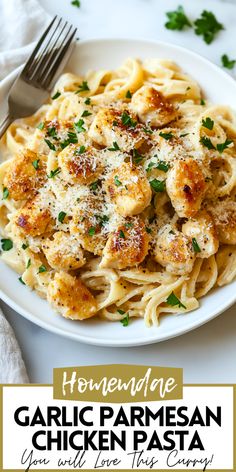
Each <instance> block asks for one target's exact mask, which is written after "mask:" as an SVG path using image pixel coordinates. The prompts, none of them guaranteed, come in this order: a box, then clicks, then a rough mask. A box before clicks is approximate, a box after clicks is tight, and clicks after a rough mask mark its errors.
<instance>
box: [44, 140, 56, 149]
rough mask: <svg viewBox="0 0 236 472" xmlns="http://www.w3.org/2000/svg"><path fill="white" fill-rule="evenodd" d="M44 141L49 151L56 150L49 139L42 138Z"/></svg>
mask: <svg viewBox="0 0 236 472" xmlns="http://www.w3.org/2000/svg"><path fill="white" fill-rule="evenodd" d="M44 141H45V143H46V144H47V145H48V147H49V149H51V151H56V148H55V146H54V144H53V143H51V141H49V139H46V138H45V139H44Z"/></svg>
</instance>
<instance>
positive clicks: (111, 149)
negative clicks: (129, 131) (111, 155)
mask: <svg viewBox="0 0 236 472" xmlns="http://www.w3.org/2000/svg"><path fill="white" fill-rule="evenodd" d="M108 151H120V148H119V146H118V144H117V142H116V141H114V142H113V147H110V148H108Z"/></svg>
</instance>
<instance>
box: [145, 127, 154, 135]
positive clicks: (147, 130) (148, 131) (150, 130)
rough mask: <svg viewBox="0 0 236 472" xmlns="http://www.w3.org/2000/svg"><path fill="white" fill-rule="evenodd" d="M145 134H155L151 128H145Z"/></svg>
mask: <svg viewBox="0 0 236 472" xmlns="http://www.w3.org/2000/svg"><path fill="white" fill-rule="evenodd" d="M143 131H144V133H146V134H153V131H152V129H151V128H147V127H146V126H145V127H144V128H143Z"/></svg>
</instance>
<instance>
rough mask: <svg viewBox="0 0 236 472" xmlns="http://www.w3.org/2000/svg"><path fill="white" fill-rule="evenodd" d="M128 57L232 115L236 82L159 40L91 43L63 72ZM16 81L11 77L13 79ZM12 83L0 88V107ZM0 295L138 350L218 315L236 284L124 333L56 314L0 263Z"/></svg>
mask: <svg viewBox="0 0 236 472" xmlns="http://www.w3.org/2000/svg"><path fill="white" fill-rule="evenodd" d="M127 57H139V58H141V59H144V58H147V57H159V58H168V59H172V60H174V61H176V62H177V63H178V64H179V65H180V66H181V67H182V69H183V70H184V71H186V72H187V73H189V74H190V75H192V77H193V78H194V79H196V80H197V81H198V83H199V84H200V86H201V87H202V89H203V91H204V94H205V95H206V96H207V97H208V98H209V99H210V100H211V101H212V102H213V103H220V104H226V105H230V106H231V107H233V108H234V109H235V110H236V83H235V81H234V79H232V78H231V77H230V76H229V75H228V74H226V73H225V72H223V71H222V70H221V69H219V68H218V67H217V66H215V65H213V64H212V63H210V62H209V61H207V60H206V59H204V58H202V57H201V56H198V55H197V54H195V53H193V52H191V51H188V50H186V49H184V48H181V47H177V46H174V45H172V44H166V43H162V42H157V41H155V42H154V41H144V40H140V41H139V40H130V39H127V40H123V39H112V40H107V39H106V40H91V41H81V42H79V43H78V44H77V45H76V48H75V50H74V52H73V55H72V57H71V60H70V62H69V64H68V66H67V68H66V70H69V71H72V72H74V73H78V74H83V73H85V72H87V71H88V70H89V69H100V68H105V69H106V68H108V69H109V68H114V67H117V66H119V65H120V64H121V63H122V62H123V61H124V60H125V59H126V58H127ZM14 77H15V75H14V74H13V75H12V77H11V80H12V79H13V78H14ZM9 85H10V81H9V82H6V81H5V84H4V88H1V89H0V103H1V102H3V100H4V98H5V96H6V90H7V88H8V87H9ZM0 274H1V277H0V279H1V280H0V296H1V298H2V299H3V300H4V301H5V302H6V303H8V305H10V306H11V307H12V308H13V309H14V310H16V311H17V312H18V313H20V314H21V315H23V316H24V317H25V318H28V319H29V320H31V321H33V322H34V323H36V324H38V325H39V326H41V327H43V328H45V329H48V330H49V331H52V332H54V333H57V334H60V335H63V336H67V337H69V338H71V339H75V340H78V341H83V342H86V343H89V344H96V345H101V346H126V347H127V346H137V345H141V344H150V343H155V342H159V341H163V340H165V339H168V338H171V337H174V336H178V335H180V334H183V333H186V332H187V331H190V330H192V329H194V328H196V327H198V326H200V325H202V324H204V323H206V322H207V321H209V320H211V319H212V318H214V317H215V316H217V315H219V314H220V313H222V311H224V310H226V308H228V307H229V306H230V305H232V304H233V303H234V302H235V301H236V281H235V282H233V283H231V284H230V285H227V286H226V287H223V288H219V289H216V290H214V291H213V292H211V293H210V294H209V295H207V296H206V297H205V298H203V299H202V300H201V301H200V308H199V309H198V310H195V311H193V312H191V313H186V314H183V315H177V316H173V315H168V316H165V317H162V318H161V322H160V326H159V327H158V328H156V327H153V328H146V327H145V325H144V322H143V320H142V319H138V320H132V321H131V323H130V325H129V327H128V328H124V327H123V326H122V325H121V323H119V322H117V323H112V322H106V321H101V320H96V319H91V320H89V321H87V322H82V323H80V322H75V321H74V322H73V321H70V320H66V319H64V318H62V317H61V316H60V315H57V314H56V313H54V312H53V311H52V309H51V308H50V307H49V305H48V303H47V302H46V301H45V300H42V299H40V298H39V296H38V295H37V294H36V293H34V292H31V291H30V290H29V289H28V288H27V287H24V286H22V285H21V284H20V283H19V281H18V275H17V274H16V273H15V272H14V271H13V270H12V269H10V268H9V267H7V266H6V265H5V264H3V262H0Z"/></svg>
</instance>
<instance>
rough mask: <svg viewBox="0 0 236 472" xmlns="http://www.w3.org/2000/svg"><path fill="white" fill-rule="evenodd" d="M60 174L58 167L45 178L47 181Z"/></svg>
mask: <svg viewBox="0 0 236 472" xmlns="http://www.w3.org/2000/svg"><path fill="white" fill-rule="evenodd" d="M60 172H61V169H60V168H59V167H57V168H56V169H54V170H51V171H50V174H49V175H48V176H47V177H48V178H49V179H53V178H54V177H56V175H58V174H60Z"/></svg>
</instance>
